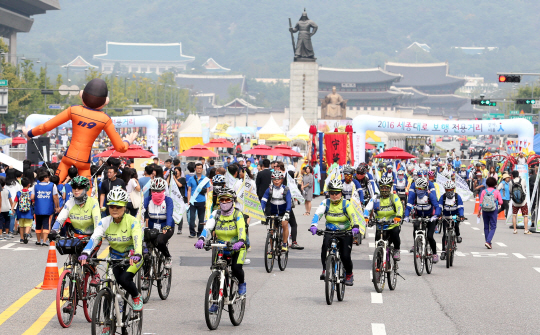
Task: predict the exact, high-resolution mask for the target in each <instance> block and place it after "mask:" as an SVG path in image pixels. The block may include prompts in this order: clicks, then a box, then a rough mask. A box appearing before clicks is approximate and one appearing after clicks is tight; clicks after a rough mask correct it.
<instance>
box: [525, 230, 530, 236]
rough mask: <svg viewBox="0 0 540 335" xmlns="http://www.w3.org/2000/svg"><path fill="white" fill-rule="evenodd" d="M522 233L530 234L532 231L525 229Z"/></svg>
mask: <svg viewBox="0 0 540 335" xmlns="http://www.w3.org/2000/svg"><path fill="white" fill-rule="evenodd" d="M523 234H525V235H531V234H532V233H531V231H530V230H525V232H524V233H523Z"/></svg>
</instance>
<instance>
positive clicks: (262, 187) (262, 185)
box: [255, 158, 272, 200]
mask: <svg viewBox="0 0 540 335" xmlns="http://www.w3.org/2000/svg"><path fill="white" fill-rule="evenodd" d="M262 167H263V170H262V171H260V172H259V173H257V177H256V179H255V186H256V189H257V196H258V197H259V200H261V199H262V197H263V195H264V192H266V190H267V189H268V188H269V187H270V184H271V183H272V171H270V160H269V159H268V158H265V159H263V160H262Z"/></svg>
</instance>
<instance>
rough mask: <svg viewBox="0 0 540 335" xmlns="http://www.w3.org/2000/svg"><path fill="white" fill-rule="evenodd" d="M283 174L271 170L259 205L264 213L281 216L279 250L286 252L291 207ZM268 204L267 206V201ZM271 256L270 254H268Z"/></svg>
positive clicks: (289, 195) (289, 193) (289, 194)
mask: <svg viewBox="0 0 540 335" xmlns="http://www.w3.org/2000/svg"><path fill="white" fill-rule="evenodd" d="M283 179H285V174H284V173H283V172H282V171H281V170H279V169H276V170H274V172H272V185H270V187H269V188H268V189H267V190H266V191H265V192H264V195H263V197H262V199H261V207H262V210H263V211H264V213H265V214H266V215H267V216H268V215H272V214H274V215H275V214H277V215H279V216H281V225H282V227H283V243H282V244H281V250H282V251H284V252H286V251H287V249H288V239H289V218H290V212H291V207H292V201H291V191H290V190H289V188H288V187H287V186H285V185H283ZM268 202H269V203H270V205H269V206H268V207H267V206H266V205H267V203H268ZM268 257H271V255H268Z"/></svg>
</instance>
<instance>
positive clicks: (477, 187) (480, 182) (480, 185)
mask: <svg viewBox="0 0 540 335" xmlns="http://www.w3.org/2000/svg"><path fill="white" fill-rule="evenodd" d="M485 188H486V183H485V179H484V178H482V172H480V171H478V172H476V178H475V179H474V181H473V193H474V196H475V197H476V196H479V195H480V194H481V193H482V191H483V190H484V189H485Z"/></svg>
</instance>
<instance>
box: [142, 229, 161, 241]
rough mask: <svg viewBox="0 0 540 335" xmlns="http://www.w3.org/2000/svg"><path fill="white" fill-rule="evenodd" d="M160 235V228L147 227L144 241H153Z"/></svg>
mask: <svg viewBox="0 0 540 335" xmlns="http://www.w3.org/2000/svg"><path fill="white" fill-rule="evenodd" d="M158 235H159V230H157V229H155V228H152V229H145V230H144V242H153V241H155V240H156V238H157V237H158Z"/></svg>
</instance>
